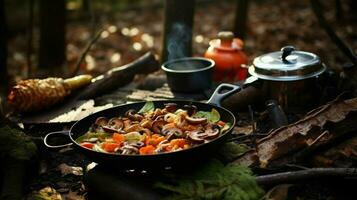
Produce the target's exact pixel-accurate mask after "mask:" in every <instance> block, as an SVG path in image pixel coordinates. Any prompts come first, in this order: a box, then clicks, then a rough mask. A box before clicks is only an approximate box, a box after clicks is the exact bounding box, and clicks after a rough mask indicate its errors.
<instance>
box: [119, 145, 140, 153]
mask: <svg viewBox="0 0 357 200" xmlns="http://www.w3.org/2000/svg"><path fill="white" fill-rule="evenodd" d="M120 150H122V153H121V154H125V155H132V154H137V153H138V152H139V149H138V148H136V147H134V146H131V145H124V146H123V147H122V148H120Z"/></svg>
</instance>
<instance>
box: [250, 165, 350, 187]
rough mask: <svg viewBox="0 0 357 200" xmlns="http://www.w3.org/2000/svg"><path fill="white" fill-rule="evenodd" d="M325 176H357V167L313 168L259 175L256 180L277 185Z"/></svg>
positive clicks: (260, 183) (264, 183)
mask: <svg viewBox="0 0 357 200" xmlns="http://www.w3.org/2000/svg"><path fill="white" fill-rule="evenodd" d="M324 177H357V168H312V169H306V170H300V171H293V172H282V173H276V174H269V175H263V176H258V177H256V179H255V180H256V181H257V183H258V184H259V185H276V184H282V183H292V182H297V181H301V180H306V179H312V178H314V179H316V178H324Z"/></svg>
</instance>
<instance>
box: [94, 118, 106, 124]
mask: <svg viewBox="0 0 357 200" xmlns="http://www.w3.org/2000/svg"><path fill="white" fill-rule="evenodd" d="M94 123H95V124H97V125H99V126H106V125H107V124H108V120H107V118H105V117H98V118H97V119H96V120H95V122H94Z"/></svg>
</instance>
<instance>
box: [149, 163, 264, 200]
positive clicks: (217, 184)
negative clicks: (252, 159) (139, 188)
mask: <svg viewBox="0 0 357 200" xmlns="http://www.w3.org/2000/svg"><path fill="white" fill-rule="evenodd" d="M171 181H172V182H170V183H163V182H160V183H159V184H156V187H159V188H161V189H163V190H167V191H170V192H171V195H169V196H167V198H166V199H207V200H209V199H244V200H255V199H259V198H260V197H261V196H262V195H263V194H264V191H263V190H262V189H261V188H260V187H259V186H258V184H257V183H256V181H255V178H254V176H253V175H252V172H251V171H250V169H249V168H247V167H245V166H240V165H237V164H228V165H223V164H222V163H221V162H220V161H218V160H212V161H211V162H209V163H207V164H206V165H205V166H203V167H202V168H200V170H198V171H195V172H192V173H191V174H186V175H183V174H180V176H178V177H176V178H175V179H171Z"/></svg>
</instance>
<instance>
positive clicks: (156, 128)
mask: <svg viewBox="0 0 357 200" xmlns="http://www.w3.org/2000/svg"><path fill="white" fill-rule="evenodd" d="M165 123H166V122H165V121H164V120H155V121H154V122H153V123H152V128H151V130H152V131H153V132H154V133H161V130H162V127H163V126H164V125H165Z"/></svg>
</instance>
